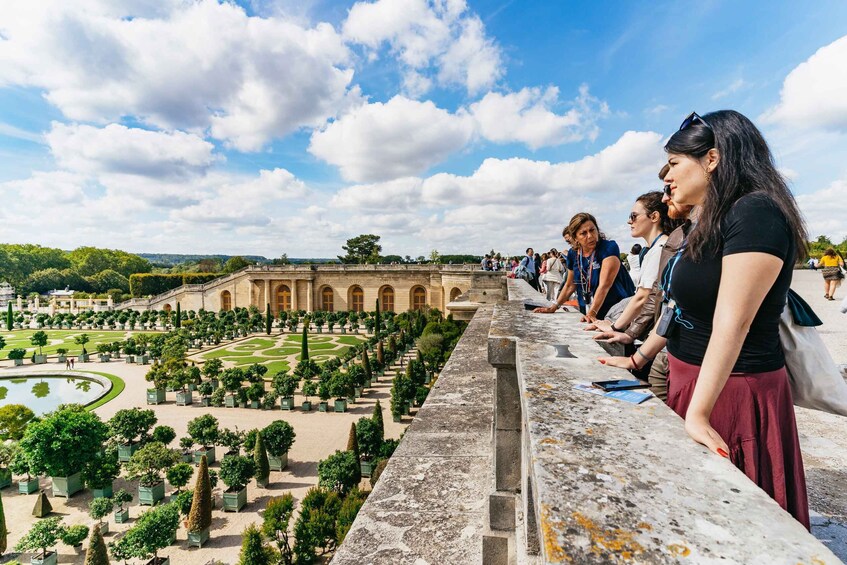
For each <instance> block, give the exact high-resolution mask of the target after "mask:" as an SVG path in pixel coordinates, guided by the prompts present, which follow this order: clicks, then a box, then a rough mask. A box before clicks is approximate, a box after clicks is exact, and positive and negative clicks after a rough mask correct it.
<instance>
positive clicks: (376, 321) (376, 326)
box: [374, 298, 382, 337]
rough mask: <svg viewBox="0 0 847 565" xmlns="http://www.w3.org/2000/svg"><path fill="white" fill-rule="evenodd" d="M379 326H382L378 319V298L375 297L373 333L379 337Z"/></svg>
mask: <svg viewBox="0 0 847 565" xmlns="http://www.w3.org/2000/svg"><path fill="white" fill-rule="evenodd" d="M380 326H382V320H381V319H380V314H379V298H377V299H376V315H375V316H374V335H375V336H376V337H379V330H380Z"/></svg>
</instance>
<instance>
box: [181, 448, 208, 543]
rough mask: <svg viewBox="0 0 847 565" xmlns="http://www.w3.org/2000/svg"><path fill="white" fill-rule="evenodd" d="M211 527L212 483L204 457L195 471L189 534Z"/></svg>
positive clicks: (188, 526) (188, 527)
mask: <svg viewBox="0 0 847 565" xmlns="http://www.w3.org/2000/svg"><path fill="white" fill-rule="evenodd" d="M211 525H212V483H211V480H210V479H209V464H208V462H207V461H206V456H205V455H204V456H203V457H202V458H201V459H200V468H199V469H198V470H197V482H196V483H195V485H194V493H193V494H192V498H191V513H190V514H189V515H188V524H187V529H188V531H189V532H200V531H202V530H205V529H206V528H208V527H209V526H211Z"/></svg>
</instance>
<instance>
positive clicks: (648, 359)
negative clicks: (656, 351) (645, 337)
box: [635, 347, 655, 361]
mask: <svg viewBox="0 0 847 565" xmlns="http://www.w3.org/2000/svg"><path fill="white" fill-rule="evenodd" d="M635 352H636V353H638V354H639V355H641V356H642V357H644V358H645V359H646V360H647V361H652V360H653V359H655V358H654V357H647V356H646V355H644V352H642V351H641V348H640V347H639V348H638V349H636V350H635Z"/></svg>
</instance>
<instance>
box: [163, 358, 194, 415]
mask: <svg viewBox="0 0 847 565" xmlns="http://www.w3.org/2000/svg"><path fill="white" fill-rule="evenodd" d="M189 369H190V368H189V367H180V368H178V369H176V370H175V371H172V372H171V378H170V381H168V384H169V385H170V386H171V388H173V389H174V390H175V391H176V405H177V406H189V405H191V404H193V403H194V396H193V395H192V393H191V389H190V388H189V385H191V384H192V383H194V381H195V375H193V374H192V371H190V370H189ZM195 369H196V367H195Z"/></svg>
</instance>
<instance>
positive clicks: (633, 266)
mask: <svg viewBox="0 0 847 565" xmlns="http://www.w3.org/2000/svg"><path fill="white" fill-rule="evenodd" d="M642 249H644V248H643V247H641V244H640V243H636V244H635V245H633V246H632V249H630V250H629V255H627V256H626V262H627V263H629V276H630V277H632V282H633V283H635V286H638V279H640V278H641V250H642Z"/></svg>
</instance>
